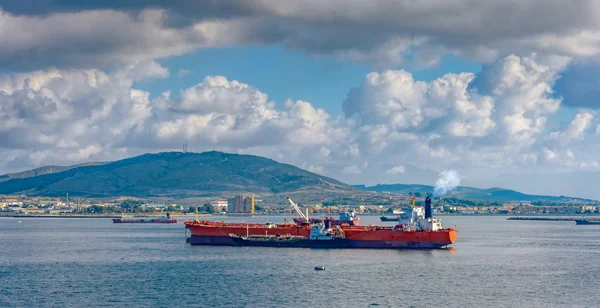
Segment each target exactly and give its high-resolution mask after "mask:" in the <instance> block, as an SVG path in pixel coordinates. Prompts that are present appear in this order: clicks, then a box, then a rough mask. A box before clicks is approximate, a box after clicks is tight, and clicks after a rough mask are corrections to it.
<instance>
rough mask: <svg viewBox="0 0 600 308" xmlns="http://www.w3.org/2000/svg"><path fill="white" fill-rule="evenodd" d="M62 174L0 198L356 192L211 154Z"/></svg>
mask: <svg viewBox="0 0 600 308" xmlns="http://www.w3.org/2000/svg"><path fill="white" fill-rule="evenodd" d="M63 168H65V170H61V171H60V172H52V171H56V169H52V170H49V169H48V170H46V169H43V168H42V169H43V170H45V171H47V172H45V174H42V175H34V174H35V172H33V171H28V172H25V173H23V175H22V177H21V178H12V179H9V180H6V181H4V182H2V184H1V185H0V194H15V193H21V194H26V195H44V196H64V195H65V194H66V193H69V195H71V196H82V197H89V198H94V197H96V198H98V197H114V196H132V197H175V198H178V197H200V196H218V195H222V194H224V193H229V194H231V193H255V194H275V193H284V192H297V191H303V190H315V191H331V192H348V191H355V190H356V189H355V188H353V187H351V186H350V185H347V184H344V183H341V182H339V181H337V180H334V179H331V178H327V177H324V176H321V175H318V174H314V173H312V172H309V171H306V170H303V169H300V168H297V167H294V166H291V165H288V164H282V163H278V162H276V161H274V160H271V159H268V158H264V157H260V156H253V155H241V154H229V153H222V152H216V151H212V152H204V153H182V152H165V153H158V154H144V155H141V156H136V157H132V158H128V159H123V160H119V161H115V162H111V163H104V164H99V165H89V166H82V165H79V166H77V167H63ZM38 169H40V168H38ZM27 175H33V176H29V177H27Z"/></svg>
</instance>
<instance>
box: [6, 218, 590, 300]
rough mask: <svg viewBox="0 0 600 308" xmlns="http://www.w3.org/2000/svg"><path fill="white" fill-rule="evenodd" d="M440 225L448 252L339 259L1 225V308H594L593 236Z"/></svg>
mask: <svg viewBox="0 0 600 308" xmlns="http://www.w3.org/2000/svg"><path fill="white" fill-rule="evenodd" d="M213 219H224V220H226V221H239V222H241V221H248V222H255V221H256V222H267V221H270V222H280V221H282V220H283V217H267V216H256V217H229V218H221V217H219V218H217V217H213ZM442 223H443V224H444V226H448V227H450V226H451V227H454V226H456V228H457V229H458V231H459V233H458V239H457V242H456V243H455V244H454V245H452V248H450V249H440V250H369V249H346V250H344V249H302V248H266V247H218V246H190V245H187V244H185V237H186V233H185V228H184V226H183V224H182V223H181V222H180V223H178V224H113V223H112V221H111V220H110V219H79V218H78V219H75V218H66V219H65V218H0V307H289V306H294V307H599V306H600V292H599V290H598V287H599V284H598V282H599V281H600V264H599V262H600V225H590V226H581V225H575V223H574V222H568V221H567V222H560V221H559V222H552V221H508V220H506V217H501V216H444V217H442ZM361 224H367V225H369V224H384V223H381V222H379V218H378V217H375V216H365V217H362V221H361ZM387 224H388V225H389V224H393V223H387ZM317 265H323V266H325V268H326V270H325V271H315V270H314V267H315V266H317Z"/></svg>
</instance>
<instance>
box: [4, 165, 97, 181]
mask: <svg viewBox="0 0 600 308" xmlns="http://www.w3.org/2000/svg"><path fill="white" fill-rule="evenodd" d="M104 164H106V163H101V162H93V163H85V164H80V165H73V166H45V167H39V168H35V169H32V170H27V171H23V172H16V173H8V174H4V175H0V182H4V181H8V180H12V179H24V178H30V177H32V176H38V175H44V174H51V173H57V172H63V171H67V170H69V169H73V168H78V167H85V166H98V165H104Z"/></svg>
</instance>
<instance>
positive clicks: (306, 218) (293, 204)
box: [287, 197, 309, 222]
mask: <svg viewBox="0 0 600 308" xmlns="http://www.w3.org/2000/svg"><path fill="white" fill-rule="evenodd" d="M287 199H288V201H289V202H290V205H292V208H293V209H294V210H296V213H298V215H300V217H302V218H303V219H304V221H305V222H309V220H308V209H306V214H304V213H302V210H300V208H299V207H298V205H297V204H296V203H295V202H294V201H292V199H291V198H290V197H287Z"/></svg>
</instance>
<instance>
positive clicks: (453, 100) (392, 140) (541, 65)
mask: <svg viewBox="0 0 600 308" xmlns="http://www.w3.org/2000/svg"><path fill="white" fill-rule="evenodd" d="M568 61H569V59H568V58H564V57H556V56H552V57H548V56H540V55H536V54H532V55H530V56H527V57H520V56H517V55H509V56H507V57H505V58H502V59H500V60H498V61H496V62H494V63H492V64H489V65H486V66H484V67H483V70H482V72H481V73H479V74H477V75H473V74H470V73H461V74H446V75H444V76H442V77H440V78H437V79H434V80H432V81H430V82H424V81H416V80H414V78H413V77H412V74H411V73H409V72H406V71H403V70H386V71H383V72H373V73H370V74H368V75H367V76H366V78H365V80H364V81H363V82H362V84H361V85H360V86H359V87H357V88H354V89H352V90H351V91H350V92H349V93H348V96H347V98H346V100H345V101H344V103H343V106H342V109H343V111H344V115H345V117H346V120H347V122H348V123H350V124H351V125H353V127H354V128H353V131H354V132H355V135H354V138H355V139H354V142H355V143H356V144H358V145H359V152H360V153H361V156H362V157H370V158H369V159H371V160H376V161H385V162H389V163H392V162H393V160H394V159H401V160H403V161H411V162H412V163H414V164H416V165H418V166H428V167H431V168H434V169H438V170H439V169H443V168H446V167H450V166H453V167H459V166H460V165H461V163H460V162H463V163H464V162H465V161H469V162H470V164H472V165H474V166H480V167H482V168H485V167H487V168H515V167H516V166H535V165H538V164H541V163H543V162H544V161H547V160H544V161H542V160H539V159H538V157H548V156H547V155H545V154H544V150H543V149H544V148H546V147H548V144H547V141H548V138H550V137H547V138H545V135H546V134H547V132H546V122H547V120H548V117H549V116H550V115H552V114H554V113H556V112H557V111H558V109H559V106H560V104H561V99H560V98H557V97H556V96H555V94H554V92H553V90H552V86H553V84H554V82H555V81H556V79H557V78H559V77H560V74H559V73H560V71H561V70H562V69H563V68H564V67H565V66H566V65H567V63H568ZM590 115H591V114H590ZM590 115H587V114H586V115H585V116H584V117H583V118H581V119H578V120H577V121H575V123H574V124H573V127H572V128H571V129H570V130H569V132H568V133H566V136H570V137H569V138H575V136H576V135H577V136H578V134H579V133H581V134H582V133H583V132H581V128H582V127H581V125H582V124H585V125H590V124H589V123H588V122H589V121H591V120H592V118H591V117H590ZM565 155H566V154H565Z"/></svg>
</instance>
